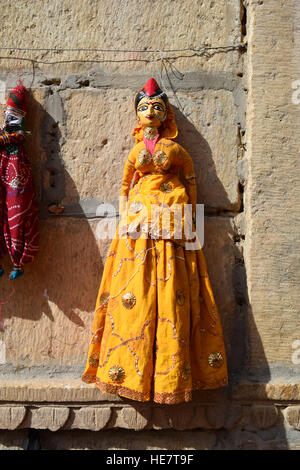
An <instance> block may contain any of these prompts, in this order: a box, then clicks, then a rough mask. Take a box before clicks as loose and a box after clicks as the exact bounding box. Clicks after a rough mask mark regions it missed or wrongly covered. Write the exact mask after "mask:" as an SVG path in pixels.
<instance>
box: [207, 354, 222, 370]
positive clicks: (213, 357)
mask: <svg viewBox="0 0 300 470" xmlns="http://www.w3.org/2000/svg"><path fill="white" fill-rule="evenodd" d="M223 362H224V359H223V356H222V354H221V353H220V352H213V353H211V354H210V355H209V356H208V364H209V365H210V367H214V368H215V369H218V368H219V367H221V366H222V364H223Z"/></svg>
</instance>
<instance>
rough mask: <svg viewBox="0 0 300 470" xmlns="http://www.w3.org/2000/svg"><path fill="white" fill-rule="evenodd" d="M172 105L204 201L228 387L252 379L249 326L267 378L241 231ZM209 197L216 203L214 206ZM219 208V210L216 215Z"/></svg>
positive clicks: (199, 139) (194, 137) (195, 134)
mask: <svg viewBox="0 0 300 470" xmlns="http://www.w3.org/2000/svg"><path fill="white" fill-rule="evenodd" d="M173 108H174V111H175V116H176V121H177V123H178V127H179V136H178V138H177V141H178V142H179V143H180V144H181V145H182V146H183V147H184V148H185V149H186V150H187V151H188V152H189V154H190V155H191V157H192V159H193V162H194V166H195V171H196V174H197V189H198V194H197V202H198V203H200V204H201V203H202V204H203V203H204V204H205V214H207V217H206V218H205V227H204V246H203V251H204V254H205V257H206V261H207V265H208V270H209V276H210V280H211V283H212V288H213V292H214V295H215V300H216V303H217V306H218V309H219V312H220V315H221V320H222V325H223V331H224V337H225V345H226V351H227V359H228V369H229V385H230V384H233V383H235V382H239V381H240V380H241V379H246V378H247V379H251V378H253V379H255V377H254V376H253V375H252V372H251V370H250V354H251V351H250V341H249V332H250V329H251V330H252V333H251V334H252V336H253V335H254V332H255V335H256V337H255V338H253V337H252V338H251V343H252V344H255V347H256V348H257V351H259V353H260V354H259V355H260V358H261V359H260V364H257V367H256V368H255V369H256V373H258V374H259V376H260V377H259V378H260V380H262V381H263V382H268V380H269V379H270V369H269V366H268V363H267V360H266V357H265V354H264V349H263V345H262V342H261V339H260V335H259V332H258V331H257V329H256V328H255V319H254V318H253V315H252V310H251V305H250V303H249V297H248V282H247V273H246V268H245V263H244V258H243V254H242V250H241V249H240V248H239V242H240V236H241V235H240V234H239V233H238V230H237V228H236V226H235V222H234V217H231V216H230V214H229V216H228V215H227V214H226V212H227V213H230V211H232V210H233V207H232V202H231V201H230V200H229V199H228V197H227V193H226V190H225V188H224V186H223V184H222V182H221V181H220V179H219V177H218V175H217V171H216V167H215V163H214V159H213V155H212V150H211V148H210V146H209V144H208V142H207V141H206V140H205V138H204V137H203V136H202V135H201V134H200V133H199V131H198V130H197V129H196V128H195V126H194V125H193V123H192V122H190V121H189V120H188V119H187V118H186V117H185V116H184V115H183V114H182V113H181V111H180V110H179V109H178V108H176V107H175V106H173ZM233 177H234V176H233ZM208 185H210V186H211V189H210V188H209V187H208ZM215 201H220V206H219V207H218V204H216V202H215ZM222 209H223V213H222V214H219V215H217V213H218V211H220V210H222ZM224 209H225V210H224ZM241 210H242V206H241ZM236 215H238V212H237V211H236ZM250 327H251V328H250Z"/></svg>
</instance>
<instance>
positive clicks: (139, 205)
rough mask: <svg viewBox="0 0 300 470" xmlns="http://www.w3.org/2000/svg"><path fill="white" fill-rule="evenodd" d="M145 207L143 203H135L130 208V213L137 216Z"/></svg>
mask: <svg viewBox="0 0 300 470" xmlns="http://www.w3.org/2000/svg"><path fill="white" fill-rule="evenodd" d="M143 207H144V204H143V203H142V202H141V201H133V202H131V204H130V206H129V211H130V212H132V213H133V214H137V213H138V212H140V211H141V210H142V209H143Z"/></svg>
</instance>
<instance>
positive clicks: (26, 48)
mask: <svg viewBox="0 0 300 470" xmlns="http://www.w3.org/2000/svg"><path fill="white" fill-rule="evenodd" d="M245 46H246V44H245V43H239V44H232V45H228V46H201V47H199V48H197V47H186V48H183V49H160V50H159V51H160V52H162V53H173V52H188V51H192V52H202V51H204V50H221V49H224V50H227V49H240V48H244V47H245ZM0 50H3V51H4V50H5V51H7V50H8V51H43V52H116V53H118V52H120V53H127V52H128V53H133V52H136V53H140V54H153V53H156V52H157V51H158V50H157V49H146V50H145V49H84V48H51V47H48V48H44V47H5V46H1V47H0Z"/></svg>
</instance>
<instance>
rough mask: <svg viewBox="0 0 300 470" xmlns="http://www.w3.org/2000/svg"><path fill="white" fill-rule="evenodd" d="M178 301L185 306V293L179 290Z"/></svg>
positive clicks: (177, 293)
mask: <svg viewBox="0 0 300 470" xmlns="http://www.w3.org/2000/svg"><path fill="white" fill-rule="evenodd" d="M176 299H177V302H178V304H179V305H183V304H184V300H185V299H184V293H183V291H182V290H178V291H177V292H176Z"/></svg>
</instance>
